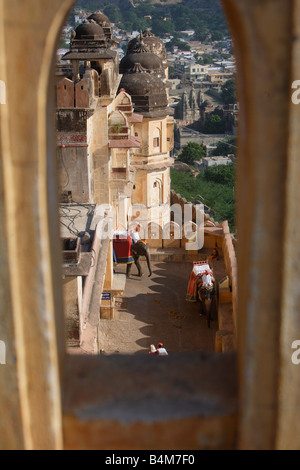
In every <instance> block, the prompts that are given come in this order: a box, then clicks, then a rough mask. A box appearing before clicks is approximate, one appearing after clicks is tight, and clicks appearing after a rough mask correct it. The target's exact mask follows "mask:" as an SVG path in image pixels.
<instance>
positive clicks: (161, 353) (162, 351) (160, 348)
mask: <svg viewBox="0 0 300 470" xmlns="http://www.w3.org/2000/svg"><path fill="white" fill-rule="evenodd" d="M157 351H158V355H159V356H168V353H167V350H166V348H164V345H163V343H158V345H157Z"/></svg>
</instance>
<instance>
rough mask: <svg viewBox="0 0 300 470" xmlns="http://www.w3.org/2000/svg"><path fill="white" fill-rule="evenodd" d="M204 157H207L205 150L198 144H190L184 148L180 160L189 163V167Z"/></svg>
mask: <svg viewBox="0 0 300 470" xmlns="http://www.w3.org/2000/svg"><path fill="white" fill-rule="evenodd" d="M203 157H205V150H204V148H203V147H202V146H201V145H199V144H197V143H196V142H189V143H188V144H187V145H185V146H184V147H183V149H182V152H181V154H180V155H179V157H178V160H180V161H181V162H183V163H187V164H188V165H192V164H193V163H194V162H195V161H198V160H201V158H203Z"/></svg>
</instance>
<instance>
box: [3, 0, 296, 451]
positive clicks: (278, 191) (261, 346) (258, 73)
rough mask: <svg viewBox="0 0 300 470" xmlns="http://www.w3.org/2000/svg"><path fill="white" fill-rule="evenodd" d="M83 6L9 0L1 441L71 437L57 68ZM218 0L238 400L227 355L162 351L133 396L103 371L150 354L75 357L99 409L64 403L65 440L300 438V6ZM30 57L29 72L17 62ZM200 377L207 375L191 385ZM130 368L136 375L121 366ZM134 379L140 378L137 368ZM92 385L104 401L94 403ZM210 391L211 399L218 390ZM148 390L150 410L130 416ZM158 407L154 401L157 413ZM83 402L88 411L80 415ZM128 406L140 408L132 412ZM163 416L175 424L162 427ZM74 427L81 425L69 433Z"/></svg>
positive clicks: (259, 442)
mask: <svg viewBox="0 0 300 470" xmlns="http://www.w3.org/2000/svg"><path fill="white" fill-rule="evenodd" d="M73 3H74V2H73V0H64V1H62V0H51V1H50V0H45V1H43V2H36V0H15V1H14V2H7V1H6V0H0V35H1V41H0V63H1V69H0V73H1V75H0V80H2V81H3V82H4V83H5V84H6V92H7V93H6V95H7V99H6V104H5V105H3V104H2V105H1V112H0V120H1V125H0V129H1V140H0V146H1V147H0V149H1V155H0V158H1V165H0V168H1V174H0V185H1V193H2V192H3V195H4V196H3V198H2V200H1V210H0V219H1V220H0V222H1V223H0V226H1V227H2V228H3V230H2V231H1V232H2V235H1V242H2V243H1V244H0V250H1V260H3V263H2V264H1V274H0V275H1V283H0V285H1V288H2V289H1V307H2V308H1V310H2V311H3V312H4V313H5V317H4V319H5V321H4V328H5V332H6V334H7V337H8V339H9V343H8V342H7V344H9V345H12V347H13V353H10V348H8V354H7V360H8V361H10V367H9V368H8V367H4V369H3V375H4V378H5V383H6V387H0V404H1V421H0V436H1V447H2V448H9V449H13V448H14V449H16V448H17V449H21V448H26V449H44V450H45V449H58V448H62V447H63V439H62V417H61V399H60V393H61V388H62V387H61V383H62V381H61V380H60V378H61V376H62V374H61V371H62V367H61V366H62V361H61V359H60V358H61V357H63V355H64V338H63V314H62V312H63V303H62V292H61V288H60V282H59V281H60V276H61V273H60V269H59V266H60V253H59V248H58V247H59V246H60V243H59V227H58V216H57V208H56V197H55V194H56V179H55V173H56V171H55V138H54V136H55V132H54V124H53V114H54V89H55V87H54V80H53V79H52V77H53V70H54V69H53V64H54V58H55V52H56V44H57V40H58V38H59V34H60V30H61V28H62V25H63V23H64V20H65V19H66V17H67V14H68V12H69V9H70V8H71V6H72V4H73ZM223 5H224V8H225V11H226V13H227V17H228V19H229V23H230V26H231V30H232V33H233V37H234V41H235V55H236V58H237V67H238V95H239V102H240V123H239V149H240V150H239V156H240V158H239V162H238V171H237V180H238V181H237V193H238V211H237V212H238V214H237V224H238V236H239V242H238V243H239V245H238V264H239V267H238V269H239V279H238V283H239V284H238V292H239V299H238V310H239V311H238V325H237V329H238V397H239V399H238V408H237V407H236V402H235V394H236V378H235V362H234V360H233V359H232V356H231V355H227V354H226V355H217V356H215V355H214V357H213V358H211V357H210V355H206V356H205V358H199V356H198V355H196V356H195V355H191V356H186V357H185V358H184V360H182V359H181V358H180V357H176V358H174V357H173V358H172V357H171V356H170V357H169V361H168V362H166V363H164V364H162V363H160V364H159V371H161V374H160V373H159V371H158V368H157V365H156V364H155V368H154V367H153V369H152V368H151V366H150V365H149V362H148V361H147V365H146V368H147V387H148V386H149V387H151V384H153V383H154V388H152V389H150V391H149V389H148V388H147V387H146V388H147V389H146V390H145V391H144V390H138V392H141V393H140V394H138V395H137V394H135V393H136V389H134V391H133V395H132V396H131V397H129V395H126V397H127V398H128V400H127V401H126V403H129V405H130V407H129V408H127V409H126V406H125V405H124V403H122V401H121V400H120V399H119V400H117V399H116V398H115V397H113V396H111V395H106V396H105V397H104V398H103V395H102V394H103V393H104V392H105V390H104V389H103V382H104V383H105V384H106V385H107V381H105V378H106V374H109V376H110V378H111V380H112V382H113V383H110V385H111V387H112V388H111V390H113V387H114V385H115V386H116V388H117V386H118V381H117V379H118V380H120V378H119V377H118V372H119V373H122V372H123V369H124V368H125V369H126V367H129V368H130V365H131V364H134V365H135V364H139V365H141V364H143V366H144V367H145V360H144V358H140V359H141V362H139V358H137V357H134V358H130V359H128V360H126V358H125V359H124V358H121V357H120V358H118V359H117V360H116V361H114V360H109V361H108V362H105V361H104V363H105V364H106V365H104V366H103V368H102V369H101V370H100V372H99V370H98V369H97V367H99V362H98V361H97V358H94V360H92V361H91V362H90V363H89V364H90V365H89V367H87V369H86V365H87V362H85V360H86V358H80V360H79V359H78V358H76V361H74V362H73V363H72V364H73V366H74V365H75V373H74V368H73V369H72V370H71V372H70V369H68V370H69V375H67V377H68V380H66V383H69V384H70V383H71V382H72V381H74V380H75V384H76V385H77V387H73V390H72V391H74V393H75V392H76V390H78V389H80V388H81V387H82V386H83V382H84V381H85V379H86V377H87V376H89V377H90V379H93V382H89V383H93V387H91V392H90V395H89V391H88V387H85V388H84V390H85V397H86V400H87V401H88V398H87V397H89V398H90V400H91V402H90V403H87V401H86V402H84V403H83V404H82V405H84V407H85V408H84V409H87V410H89V409H91V407H92V409H93V410H94V409H95V411H96V415H97V412H98V413H99V415H100V417H103V416H104V417H105V419H104V420H102V421H101V419H99V420H97V418H95V420H92V419H90V420H88V418H90V417H91V415H90V414H88V413H87V414H86V415H84V412H83V411H82V408H81V409H80V407H79V408H77V412H78V413H77V414H76V412H74V408H75V409H76V407H74V408H72V406H70V405H69V408H67V416H66V417H65V422H64V425H65V438H66V445H67V446H69V447H72V445H73V446H74V443H77V444H78V443H80V445H81V446H82V447H85V446H86V447H88V446H89V445H91V439H90V438H91V437H93V438H94V437H95V436H96V435H99V436H101V442H99V441H98V440H96V441H95V440H94V441H93V443H95V446H99V447H100V448H101V443H102V445H103V440H102V439H103V438H105V437H106V436H107V435H108V436H115V434H118V432H119V437H120V436H121V437H122V431H123V436H124V440H123V441H122V439H121V437H120V440H118V444H119V443H124V442H127V443H128V442H132V446H133V445H135V446H137V447H139V448H146V447H143V445H144V446H146V445H149V440H147V438H148V436H149V434H151V438H152V439H153V440H152V443H153V442H154V444H153V445H155V444H156V445H161V446H163V443H164V444H165V445H167V444H166V441H162V440H163V439H164V436H166V435H168V438H169V439H172V443H173V445H174V446H176V445H177V446H178V448H180V447H179V446H180V444H181V443H182V442H183V441H184V443H185V445H186V447H187V448H199V447H201V446H203V447H205V448H212V449H215V448H220V446H221V447H222V448H230V449H232V448H236V447H239V448H247V449H265V450H266V449H275V448H277V449H287V448H290V449H295V448H299V435H300V419H299V406H298V391H299V389H300V375H299V371H298V368H297V367H296V366H295V365H294V364H292V361H291V350H290V348H291V339H294V338H295V332H297V331H299V311H300V305H299V302H300V299H299V292H298V289H297V287H295V286H298V285H299V283H300V274H299V264H298V263H297V262H296V261H295V260H299V259H300V243H299V233H300V230H299V213H298V211H299V200H300V187H299V181H298V175H299V174H300V168H299V166H300V159H299V148H300V135H299V122H300V108H299V106H295V105H293V104H292V103H291V100H290V93H291V80H297V79H299V77H300V62H299V60H298V57H299V53H300V23H299V17H300V3H299V1H298V0H291V1H288V2H287V1H286V0H272V1H268V0H265V1H262V0H251V1H250V0H223ZM11 18H16V19H17V20H16V21H11ZM12 38H13V40H12ZM20 66H22V77H21V78H22V80H19V77H18V74H13V73H12V71H13V70H17V69H18V67H20ZM51 103H52V104H51ZM32 110H34V112H33V111H32ZM16 136H17V138H16ZM20 208H22V211H20ZM7 214H9V217H8V216H7ZM283 222H284V223H283ZM7 234H10V237H7ZM19 234H22V236H20V237H19V236H18V235H19ZM249 280H250V281H251V282H249ZM25 281H26V282H25ZM0 315H1V313H0ZM2 318H3V317H2ZM2 318H1V319H2ZM16 345H17V346H16ZM24 352H25V353H26V354H24ZM124 365H125V367H123V366H124ZM137 369H138V367H135V370H137ZM112 370H113V371H116V373H115V374H114V373H111V371H112ZM175 372H176V373H175ZM131 373H132V370H131ZM199 374H200V379H201V380H198V382H196V379H197V378H198V377H199ZM133 376H134V374H133ZM212 376H213V381H212ZM103 377H104V381H103V380H102V379H103ZM116 377H117V378H116ZM121 377H123V378H124V383H126V385H127V383H128V382H129V380H128V372H127V370H126V375H125V376H124V374H123V375H121ZM134 377H135V378H136V379H137V380H136V383H134V385H135V386H136V384H138V383H140V382H141V381H142V380H140V379H142V377H141V376H138V375H137V374H136V375H135V376H134ZM224 378H225V379H224ZM50 379H51V380H50ZM223 379H224V380H223ZM218 380H219V381H218ZM161 381H163V383H164V391H166V395H165V396H166V399H169V398H170V400H169V401H168V402H169V403H170V406H168V407H167V409H162V412H163V413H162V414H163V418H162V419H161V420H160V417H158V423H156V422H155V423H154V425H153V426H152V425H151V423H152V421H151V419H152V418H153V416H151V415H147V412H146V411H144V410H145V409H146V408H147V404H149V396H151V392H152V391H153V393H155V391H156V389H155V387H156V388H157V385H156V384H157V383H160V382H161ZM72 383H74V382H72ZM174 383H176V386H177V385H178V384H180V383H183V384H184V388H182V389H180V390H179V392H178V390H177V389H176V390H175V391H173V388H175V387H173V385H174ZM186 383H187V385H188V386H186ZM194 383H196V384H197V389H196V386H194V385H193V384H194ZM32 384H34V387H32V386H31V385H32ZM203 384H205V387H203ZM168 387H169V388H168ZM185 389H187V390H188V392H189V394H188V395H186V394H185ZM95 390H96V392H97V393H96V395H97V396H98V398H99V402H95ZM111 390H110V393H111ZM144 392H145V393H144ZM125 393H128V390H127V388H125ZM179 394H180V398H181V400H180V409H179V408H178V406H179V405H178V400H177V398H178V395H179ZM135 397H138V400H136V401H135V400H134V398H135ZM207 397H214V401H213V402H210V398H209V399H208V400H207ZM101 398H102V401H101ZM105 398H106V400H107V401H105ZM147 400H148V401H147ZM79 403H80V400H79ZM105 403H111V404H112V407H111V408H113V411H115V409H116V408H117V407H118V406H119V409H121V412H122V413H121V415H122V416H125V420H124V421H123V422H119V421H118V420H114V421H113V423H110V420H109V419H107V414H106V413H109V410H108V409H107V408H106V407H105ZM139 403H141V405H142V406H141V407H140V408H139V409H138V411H139V412H140V421H139V423H135V422H133V423H132V421H130V420H131V419H132V417H133V416H134V412H135V411H136V408H135V405H136V404H139ZM163 403H165V401H163ZM172 403H176V407H177V409H176V413H175V412H174V411H173V413H172ZM203 403H205V406H203ZM207 403H208V404H209V405H211V406H206V405H207ZM88 405H90V407H89V406H88ZM159 405H161V403H159V399H158V400H157V409H158V410H159V411H160V408H159ZM185 405H186V407H185ZM73 406H74V405H73ZM78 406H80V405H78ZM216 410H217V411H216ZM178 411H180V413H179V416H180V417H179V418H178ZM72 412H73V414H72ZM80 412H82V414H83V415H84V417H85V418H87V419H85V420H83V421H81V420H80V418H79V416H81V413H80ZM151 412H152V409H151ZM165 413H166V414H165ZM202 413H203V414H202ZM112 415H113V413H112V414H111V415H109V418H111V416H112ZM114 416H115V414H114ZM221 416H222V417H221ZM127 417H129V418H130V419H129V420H127V421H126V418H127ZM147 418H148V419H147ZM149 418H150V423H149ZM103 421H104V423H103ZM128 421H129V425H128V426H127V424H128ZM170 422H172V427H170V426H169V423H170ZM124 423H125V424H124ZM131 424H132V426H131V427H130V425H131ZM136 425H137V426H136ZM158 425H160V426H161V427H162V429H163V430H166V432H165V433H164V432H162V433H160V434H158V433H157V426H158ZM70 429H73V435H72V436H70V435H69V434H68V432H67V431H70ZM89 429H90V432H88V430H89ZM103 429H105V432H103ZM134 429H136V432H135V433H134V432H133V430H134ZM173 430H174V431H173ZM107 431H109V432H107ZM172 432H173V434H171V437H170V433H172ZM132 436H133V437H132ZM157 436H158V437H157ZM199 436H200V437H199ZM236 436H237V440H236ZM130 437H132V441H130ZM155 437H157V440H155ZM199 439H200V440H199ZM108 441H109V437H108ZM114 442H115V441H114ZM199 442H200V444H199ZM109 444H110V445H111V442H110V443H109ZM128 445H129V444H128ZM102 448H103V447H102ZM104 448H105V447H104ZM106 448H107V447H106Z"/></svg>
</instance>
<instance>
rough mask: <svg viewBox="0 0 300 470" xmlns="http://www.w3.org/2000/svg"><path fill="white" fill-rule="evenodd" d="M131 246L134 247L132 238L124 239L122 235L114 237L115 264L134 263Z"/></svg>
mask: <svg viewBox="0 0 300 470" xmlns="http://www.w3.org/2000/svg"><path fill="white" fill-rule="evenodd" d="M131 246H132V240H131V237H130V236H127V237H124V236H120V235H114V239H113V250H114V261H115V263H118V264H131V263H133V257H132V253H131Z"/></svg>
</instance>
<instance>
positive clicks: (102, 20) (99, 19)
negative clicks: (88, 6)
mask: <svg viewBox="0 0 300 470" xmlns="http://www.w3.org/2000/svg"><path fill="white" fill-rule="evenodd" d="M88 20H94V21H96V23H98V24H99V25H100V26H109V25H110V21H109V19H108V17H107V16H106V15H105V14H104V13H102V11H101V10H97V11H95V12H94V13H92V14H91V15H90V16H89V17H88Z"/></svg>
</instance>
